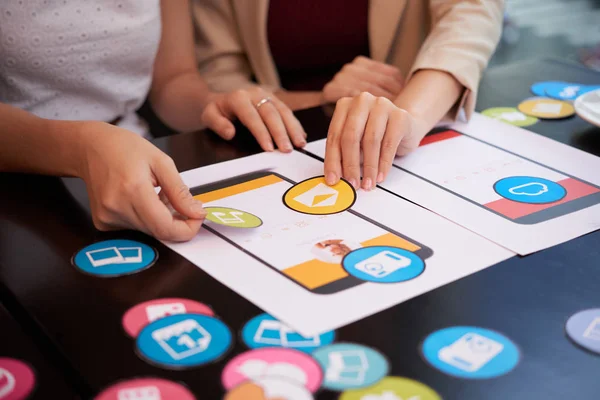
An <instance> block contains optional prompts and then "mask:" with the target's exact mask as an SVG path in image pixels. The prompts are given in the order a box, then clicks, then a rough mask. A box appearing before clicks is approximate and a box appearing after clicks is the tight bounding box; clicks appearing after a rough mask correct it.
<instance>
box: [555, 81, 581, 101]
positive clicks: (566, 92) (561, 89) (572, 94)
mask: <svg viewBox="0 0 600 400" xmlns="http://www.w3.org/2000/svg"><path fill="white" fill-rule="evenodd" d="M584 88H585V85H577V84H574V83H552V84H548V85H546V95H547V96H549V97H552V98H553V99H557V100H565V101H572V100H575V99H576V98H577V96H579V95H580V94H581V90H582V89H584Z"/></svg>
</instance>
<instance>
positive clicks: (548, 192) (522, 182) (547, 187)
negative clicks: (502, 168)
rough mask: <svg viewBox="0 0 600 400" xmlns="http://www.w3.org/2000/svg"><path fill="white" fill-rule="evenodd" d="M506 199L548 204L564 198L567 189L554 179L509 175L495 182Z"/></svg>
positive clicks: (496, 189)
mask: <svg viewBox="0 0 600 400" xmlns="http://www.w3.org/2000/svg"><path fill="white" fill-rule="evenodd" d="M494 190H495V191H496V193H498V194H499V195H500V196H502V197H504V198H505V199H508V200H512V201H516V202H519V203H526V204H548V203H554V202H556V201H559V200H561V199H563V198H564V197H565V196H566V195H567V190H566V189H565V188H564V187H562V186H561V185H560V184H559V183H556V182H554V181H551V180H548V179H544V178H537V177H535V176H509V177H507V178H502V179H500V180H499V181H498V182H496V183H495V184H494Z"/></svg>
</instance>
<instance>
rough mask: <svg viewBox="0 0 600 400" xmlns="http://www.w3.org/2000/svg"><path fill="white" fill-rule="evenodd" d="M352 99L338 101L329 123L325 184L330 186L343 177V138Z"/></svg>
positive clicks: (346, 98) (345, 98)
mask: <svg viewBox="0 0 600 400" xmlns="http://www.w3.org/2000/svg"><path fill="white" fill-rule="evenodd" d="M351 103H352V99H350V98H349V97H344V98H341V99H339V100H338V102H337V103H336V106H335V111H334V113H333V117H331V122H330V123H329V131H328V132H327V141H326V142H325V143H326V144H325V182H327V184H328V185H335V184H336V183H338V182H339V180H340V177H341V176H342V152H341V147H340V146H341V138H342V130H343V129H344V124H345V123H346V116H347V115H348V108H349V107H350V104H351Z"/></svg>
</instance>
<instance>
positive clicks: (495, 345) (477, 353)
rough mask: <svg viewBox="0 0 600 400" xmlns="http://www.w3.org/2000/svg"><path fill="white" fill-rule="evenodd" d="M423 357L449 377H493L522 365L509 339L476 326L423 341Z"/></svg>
mask: <svg viewBox="0 0 600 400" xmlns="http://www.w3.org/2000/svg"><path fill="white" fill-rule="evenodd" d="M422 351H423V356H424V357H425V360H426V361H427V362H428V363H429V364H431V365H432V366H433V367H435V368H437V369H439V370H440V371H442V372H445V373H447V374H448V375H452V376H456V377H459V378H468V379H484V378H494V377H496V376H500V375H504V374H506V373H508V372H509V371H511V370H512V369H513V368H515V367H516V366H517V364H518V363H519V357H520V355H519V349H518V348H517V346H516V345H515V344H514V343H513V342H512V341H511V340H510V339H508V338H507V337H505V336H503V335H501V334H499V333H497V332H494V331H491V330H488V329H483V328H478V327H474V326H454V327H451V328H445V329H441V330H439V331H436V332H433V333H432V334H430V335H429V336H427V338H426V339H425V341H424V342H423V345H422Z"/></svg>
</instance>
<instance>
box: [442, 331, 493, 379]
mask: <svg viewBox="0 0 600 400" xmlns="http://www.w3.org/2000/svg"><path fill="white" fill-rule="evenodd" d="M503 348H504V345H503V344H502V343H499V342H496V341H495V340H492V339H489V338H486V337H484V336H481V335H478V334H476V333H467V334H466V335H464V336H462V337H461V338H460V339H458V340H457V341H455V342H454V343H452V344H451V345H449V346H446V347H443V348H442V349H440V351H439V353H438V357H439V358H440V360H442V361H444V362H446V363H448V364H450V365H452V366H454V367H456V368H459V369H462V370H463V371H467V372H475V371H478V370H480V369H481V367H483V366H484V365H485V364H487V363H488V362H490V361H491V360H492V359H493V358H494V357H496V356H497V355H498V354H500V352H501V351H502V349H503Z"/></svg>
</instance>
